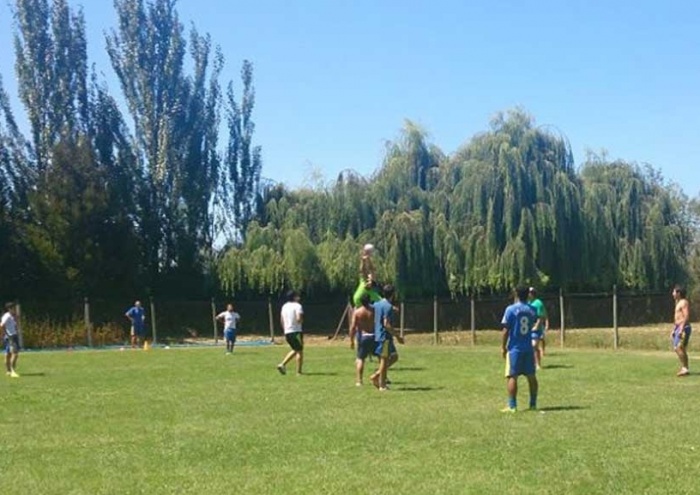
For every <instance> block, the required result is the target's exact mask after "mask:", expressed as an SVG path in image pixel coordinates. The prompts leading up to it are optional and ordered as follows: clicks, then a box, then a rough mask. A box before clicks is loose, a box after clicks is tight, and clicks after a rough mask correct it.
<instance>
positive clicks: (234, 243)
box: [0, 0, 700, 298]
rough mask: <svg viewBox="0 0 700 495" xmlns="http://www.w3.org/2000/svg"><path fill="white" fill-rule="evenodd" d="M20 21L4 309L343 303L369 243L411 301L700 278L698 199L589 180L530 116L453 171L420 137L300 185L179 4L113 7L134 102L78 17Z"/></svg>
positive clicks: (116, 63) (460, 155)
mask: <svg viewBox="0 0 700 495" xmlns="http://www.w3.org/2000/svg"><path fill="white" fill-rule="evenodd" d="M13 8H14V17H15V28H14V29H15V32H14V38H15V46H14V52H15V59H16V64H15V68H16V71H15V72H16V77H17V80H18V88H19V95H18V96H19V99H20V101H21V102H22V105H23V109H24V111H25V113H26V116H27V121H28V123H29V129H28V130H27V132H23V131H22V130H21V129H20V128H19V126H18V124H17V121H16V119H15V117H14V113H13V109H12V108H11V107H10V99H9V97H8V95H7V94H6V92H5V91H4V89H3V86H2V79H1V78H0V294H2V295H4V296H5V297H19V298H27V297H29V298H37V297H44V298H51V297H61V296H65V295H70V296H82V295H91V296H95V297H116V296H119V297H131V295H133V294H141V295H154V296H162V297H166V296H172V297H174V296H177V297H191V298H194V297H210V296H213V295H217V294H219V295H223V294H235V295H236V296H237V297H256V296H259V295H275V294H279V293H280V292H282V291H283V290H285V289H286V288H295V289H298V290H303V291H305V292H306V293H308V294H314V295H316V296H320V295H327V294H332V295H336V296H344V295H347V294H349V293H350V291H351V290H352V289H353V288H354V286H355V285H356V283H357V278H358V273H357V270H358V257H359V248H360V246H361V245H362V244H364V243H366V242H371V243H373V244H375V245H376V246H377V248H378V249H377V258H378V263H377V264H378V270H379V277H380V279H381V280H386V281H392V282H393V283H395V285H396V286H397V288H398V290H399V293H400V294H401V295H403V296H405V297H423V296H427V295H434V294H437V295H451V296H454V297H457V296H461V295H465V294H470V293H484V292H500V291H504V290H507V289H508V288H510V287H512V286H513V285H514V284H516V283H521V282H527V283H531V284H535V285H538V286H540V287H542V288H545V289H546V288H549V289H552V288H559V287H561V288H565V289H567V290H609V289H610V288H611V287H612V285H614V284H616V285H618V286H619V287H620V288H623V289H632V290H664V289H666V288H668V287H669V286H670V285H671V284H673V283H676V282H678V281H680V282H683V283H692V282H693V280H694V279H695V277H696V275H697V274H698V273H700V256H699V255H698V232H699V229H698V218H700V208H699V207H698V201H697V199H690V198H688V197H686V196H685V195H684V194H683V193H682V191H681V190H680V189H679V188H678V187H677V186H675V185H673V184H669V183H667V182H666V181H664V179H663V177H662V176H661V175H660V174H659V172H658V171H656V170H655V169H654V168H653V167H650V166H646V165H645V166H640V165H638V164H635V163H630V162H626V161H623V160H609V159H608V158H607V157H606V156H605V155H604V154H603V155H596V154H592V153H591V154H589V155H588V156H587V157H586V159H585V161H584V163H583V164H580V165H578V166H577V165H576V164H575V163H574V160H573V155H572V152H571V148H570V145H569V143H568V141H567V140H566V138H565V137H564V136H562V135H561V134H560V133H558V132H557V131H555V130H553V129H551V128H548V127H542V126H537V125H536V123H535V121H534V119H533V118H532V117H531V116H530V115H528V114H527V113H526V112H525V111H523V110H521V109H515V110H512V111H509V112H506V113H501V114H498V115H497V116H496V117H495V118H494V119H493V120H492V122H491V123H490V125H489V127H488V129H487V130H486V131H485V132H483V133H480V134H478V135H476V136H473V137H471V138H470V139H468V140H467V141H466V142H465V144H464V145H463V146H461V147H460V148H459V149H458V150H457V151H456V152H455V153H453V154H451V155H448V154H446V153H444V152H443V151H442V150H440V148H439V147H438V146H437V145H435V144H433V143H431V142H430V140H429V139H428V136H427V135H426V133H425V132H424V131H423V130H422V129H420V128H419V127H418V126H416V125H415V124H413V123H412V122H406V124H405V126H404V128H403V130H402V132H401V135H400V137H399V138H398V139H396V140H395V141H393V142H389V143H387V147H386V153H385V157H384V161H383V163H382V165H381V167H380V168H379V169H378V170H377V172H375V173H374V174H373V175H371V176H369V177H364V176H361V175H359V174H357V173H355V172H353V171H344V172H342V173H341V174H339V176H338V177H337V178H336V179H335V180H333V181H331V182H329V183H327V184H321V185H318V186H316V187H301V188H294V189H291V188H289V187H286V186H284V185H281V184H275V183H274V182H271V181H265V180H263V179H262V178H261V170H262V152H261V148H260V147H259V146H257V145H256V144H255V143H254V139H253V138H254V131H255V125H254V122H253V118H252V116H253V109H254V106H255V89H254V81H253V75H254V74H253V65H252V63H251V62H249V61H245V62H244V63H243V65H242V68H241V81H240V86H241V90H240V91H239V92H237V91H236V90H235V87H236V86H235V85H234V83H233V82H232V81H230V82H228V83H227V84H226V85H222V83H221V73H222V68H223V66H224V56H223V54H222V52H221V50H220V49H219V48H218V47H217V46H216V45H215V44H214V43H213V42H212V40H211V38H210V36H209V35H207V34H201V33H200V32H199V31H198V30H197V29H196V28H194V27H192V28H191V29H190V30H189V31H187V30H185V28H184V25H183V23H182V21H181V20H180V18H179V16H178V12H177V9H176V2H175V0H115V1H114V8H115V9H116V13H117V24H116V26H114V27H113V28H112V29H111V30H110V31H109V32H108V33H106V35H105V39H104V40H103V41H104V46H105V50H106V52H107V54H108V57H109V60H110V62H111V66H112V69H113V70H114V72H115V74H116V76H117V80H118V81H119V83H120V84H119V93H118V94H116V95H115V94H113V93H111V91H110V89H109V88H108V87H107V85H106V83H105V82H104V81H102V80H100V77H99V76H98V74H97V73H96V71H95V69H94V68H91V66H90V63H89V60H88V59H87V39H86V36H85V20H84V16H83V13H82V11H81V10H80V9H79V8H78V9H76V8H74V7H71V5H69V3H68V1H67V0H16V1H15V2H14V6H13ZM122 107H124V109H122ZM222 137H223V138H224V139H221V138H222ZM220 141H223V142H220ZM221 244H223V245H224V247H223V248H217V247H216V246H218V245H221Z"/></svg>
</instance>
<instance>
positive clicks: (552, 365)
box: [542, 364, 574, 370]
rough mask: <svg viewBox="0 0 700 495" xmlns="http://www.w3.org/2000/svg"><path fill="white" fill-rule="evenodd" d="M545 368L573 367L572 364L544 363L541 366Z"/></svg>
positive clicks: (566, 368)
mask: <svg viewBox="0 0 700 495" xmlns="http://www.w3.org/2000/svg"><path fill="white" fill-rule="evenodd" d="M542 367H543V368H544V369H546V370H570V369H572V368H573V367H574V365H573V364H545V365H544V366H542Z"/></svg>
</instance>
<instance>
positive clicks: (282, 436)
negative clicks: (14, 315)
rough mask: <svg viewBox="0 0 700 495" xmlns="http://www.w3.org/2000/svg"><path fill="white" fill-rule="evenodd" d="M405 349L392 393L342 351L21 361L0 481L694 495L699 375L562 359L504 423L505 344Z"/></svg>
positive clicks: (74, 487)
mask: <svg viewBox="0 0 700 495" xmlns="http://www.w3.org/2000/svg"><path fill="white" fill-rule="evenodd" d="M399 350H400V352H401V361H400V362H399V363H398V364H397V365H396V369H395V370H393V372H392V373H391V377H392V379H393V381H394V385H393V390H391V391H390V392H387V393H379V392H377V391H376V390H374V389H373V388H372V387H371V386H364V387H361V388H358V387H355V386H354V379H353V374H352V373H353V357H352V355H351V354H350V351H349V349H347V348H346V346H345V344H342V346H341V345H340V344H339V345H324V346H309V347H308V349H307V363H306V371H307V372H308V374H307V375H306V376H302V377H296V376H294V375H291V374H290V375H287V376H280V375H278V374H277V372H276V371H275V369H274V366H275V364H276V363H277V362H278V361H279V359H280V358H281V356H282V355H283V354H284V353H285V352H286V348H285V347H283V346H274V347H246V348H239V349H237V351H236V354H235V355H234V356H229V357H226V356H224V355H223V352H222V350H221V349H220V348H218V349H213V348H207V349H179V350H178V349H171V350H162V349H156V350H153V351H150V352H144V351H134V352H132V351H127V352H118V351H94V352H89V351H85V352H72V353H70V352H44V353H25V354H23V355H22V356H21V357H20V366H19V371H20V372H21V373H22V377H21V378H19V379H10V378H7V379H3V380H0V411H2V414H1V415H0V421H1V422H2V428H0V472H2V473H3V479H4V484H5V486H6V487H7V488H8V490H10V488H11V490H10V491H12V492H13V493H35V494H91V495H92V494H137V493H143V494H204V493H241V494H259V493H260V494H266V493H270V494H280V495H281V494H316V493H318V494H353V493H357V494H394V493H396V494H430V495H437V494H464V493H484V494H490V493H497V494H508V493H513V494H516V493H517V494H522V493H537V494H547V493H562V494H577V493H580V494H591V493H615V494H621V493H629V494H642V493H647V494H650V493H696V490H697V486H698V481H700V480H698V477H697V474H696V472H697V467H698V466H699V465H700V429H699V428H698V427H697V418H698V412H700V406H698V400H697V397H698V390H699V387H700V375H697V376H692V375H691V376H690V377H688V378H685V379H678V378H676V377H675V376H674V373H675V370H676V361H675V357H674V356H673V355H672V353H670V352H644V353H641V352H631V351H622V352H618V353H614V352H611V351H591V350H567V351H561V350H558V349H554V348H552V349H551V351H550V355H548V356H547V357H546V362H545V364H546V365H548V366H549V367H547V368H546V369H545V370H544V371H543V372H541V373H540V374H539V378H540V387H541V392H540V407H541V409H542V412H540V413H537V412H534V413H533V412H518V413H517V414H515V415H503V414H501V413H499V409H500V408H502V407H503V406H504V403H505V384H504V379H503V378H502V368H503V362H502V360H501V359H500V356H499V352H498V350H497V348H496V347H491V346H482V347H476V348H470V347H466V346H460V347H455V346H429V345H417V346H413V345H408V346H403V347H400V348H399ZM3 378H5V377H3ZM521 387H522V388H521V394H520V400H521V404H526V401H527V387H526V385H525V380H521ZM8 493H9V492H8Z"/></svg>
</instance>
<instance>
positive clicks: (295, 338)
mask: <svg viewBox="0 0 700 495" xmlns="http://www.w3.org/2000/svg"><path fill="white" fill-rule="evenodd" d="M284 338H285V340H286V341H287V344H289V347H291V348H292V350H294V351H297V352H301V351H303V350H304V334H302V333H301V332H294V333H288V334H286V335H285V336H284Z"/></svg>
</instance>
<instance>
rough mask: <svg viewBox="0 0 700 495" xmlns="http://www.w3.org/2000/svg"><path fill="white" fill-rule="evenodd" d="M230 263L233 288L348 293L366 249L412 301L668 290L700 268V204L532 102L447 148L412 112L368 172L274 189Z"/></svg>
mask: <svg viewBox="0 0 700 495" xmlns="http://www.w3.org/2000/svg"><path fill="white" fill-rule="evenodd" d="M264 204H265V206H264V208H263V209H262V211H261V212H260V214H259V215H258V216H257V217H256V218H255V220H254V221H253V222H252V223H251V225H250V226H249V228H248V230H247V231H246V236H245V241H244V242H243V243H242V244H241V245H238V246H234V247H231V248H230V249H229V250H228V251H227V252H226V253H225V255H224V256H223V259H222V261H221V263H220V266H221V269H220V275H221V279H222V282H223V284H224V287H226V288H227V289H228V290H230V291H246V290H253V291H256V292H272V293H275V292H278V291H280V290H281V289H282V288H283V287H287V286H292V287H297V288H301V289H303V290H306V291H308V292H311V293H317V294H325V293H328V292H331V293H340V294H343V293H344V294H347V293H349V292H350V291H351V290H352V288H353V287H354V286H355V284H356V283H357V270H358V256H359V247H360V246H361V245H362V244H363V243H365V242H371V243H373V244H375V245H376V246H377V248H378V255H377V257H378V258H379V260H380V261H379V272H380V279H382V280H386V281H391V282H393V283H394V284H395V285H396V286H397V287H398V289H399V291H400V293H401V294H402V295H403V296H405V297H425V296H432V295H444V296H446V295H451V296H453V297H459V296H464V295H467V294H480V293H485V292H503V291H507V290H508V289H509V288H512V287H513V286H514V285H516V284H518V283H528V284H534V285H537V286H539V287H541V288H543V289H549V290H551V289H554V288H564V289H566V290H569V291H571V290H581V291H590V290H606V291H609V290H611V288H612V287H613V285H617V286H618V287H620V288H621V289H627V290H666V289H668V288H669V287H670V286H671V285H672V284H674V283H677V282H682V283H688V282H691V281H692V278H693V275H694V274H696V273H697V267H698V262H697V260H698V242H697V241H698V238H697V233H698V228H697V227H698V224H697V219H698V206H697V201H691V200H689V199H688V198H687V197H686V196H685V195H684V194H683V193H682V191H681V190H680V188H678V187H677V186H676V185H673V184H668V183H666V182H665V181H664V180H663V178H662V177H661V175H660V174H659V172H658V171H656V170H654V169H653V168H652V167H650V166H639V165H637V164H635V163H629V162H625V161H622V160H614V161H611V160H609V159H607V157H606V156H604V155H602V156H601V155H596V154H593V153H589V154H588V156H587V158H586V160H585V162H584V163H583V164H582V165H580V166H579V167H577V166H576V165H575V164H574V160H573V156H572V152H571V148H570V145H569V143H568V141H567V140H566V138H565V137H563V136H562V135H560V134H559V133H558V132H554V131H552V130H551V129H549V128H546V127H538V126H537V125H536V124H535V121H534V119H533V118H532V117H531V116H530V115H528V114H527V113H526V112H524V111H523V110H521V109H515V110H512V111H509V112H506V113H501V114H499V115H497V116H496V117H495V118H494V119H493V121H492V122H491V123H490V127H489V129H488V130H487V131H486V132H483V133H481V134H479V135H476V136H474V137H472V138H471V139H470V140H468V141H467V142H466V143H465V144H464V145H463V146H462V147H461V148H460V149H459V150H458V151H457V152H456V153H454V154H453V155H452V156H448V155H446V154H445V153H443V152H442V151H441V150H440V149H439V148H438V147H437V146H435V145H434V144H432V143H430V142H429V140H428V138H427V136H426V133H425V132H424V131H422V130H421V129H420V128H419V127H418V126H416V125H415V124H413V123H411V122H407V123H406V125H405V127H404V129H403V131H402V134H401V137H400V138H399V139H397V140H396V141H395V142H391V143H388V145H387V150H386V156H385V158H384V163H383V165H382V167H381V168H380V169H379V170H378V171H377V172H376V173H375V174H374V175H373V176H372V177H370V178H364V177H361V176H359V175H358V174H356V173H353V172H352V171H346V172H343V173H341V174H340V175H339V176H338V177H337V179H336V180H334V181H333V182H331V183H330V184H327V185H322V186H321V187H315V188H306V189H298V190H287V189H286V188H284V187H282V186H278V187H276V188H272V189H271V190H268V191H267V192H266V196H265V202H264Z"/></svg>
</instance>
